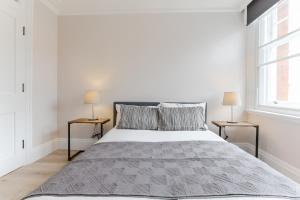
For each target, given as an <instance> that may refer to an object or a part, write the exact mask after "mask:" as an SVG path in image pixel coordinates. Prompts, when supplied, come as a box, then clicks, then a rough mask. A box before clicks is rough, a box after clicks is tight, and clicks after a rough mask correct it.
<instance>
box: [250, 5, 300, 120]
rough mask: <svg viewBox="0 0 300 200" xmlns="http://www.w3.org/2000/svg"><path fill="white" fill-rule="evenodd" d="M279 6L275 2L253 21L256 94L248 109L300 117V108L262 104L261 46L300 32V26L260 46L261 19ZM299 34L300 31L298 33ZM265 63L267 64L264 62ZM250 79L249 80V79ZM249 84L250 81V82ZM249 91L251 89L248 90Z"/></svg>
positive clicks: (289, 57)
mask: <svg viewBox="0 0 300 200" xmlns="http://www.w3.org/2000/svg"><path fill="white" fill-rule="evenodd" d="M276 6H277V4H275V5H274V6H273V7H271V8H270V9H269V10H268V11H266V12H265V13H264V14H263V15H261V16H260V17H259V18H258V19H256V20H255V21H254V22H253V23H254V24H253V25H254V29H255V50H254V52H253V53H254V54H255V66H254V67H255V77H254V78H255V80H254V81H255V83H254V84H255V86H254V87H255V89H256V91H255V94H253V99H252V101H253V103H254V105H253V104H252V105H251V102H250V104H249V102H248V109H247V110H248V111H250V112H251V111H252V112H256V113H260V114H261V113H265V114H271V115H277V116H283V117H292V118H297V119H300V108H299V109H298V108H291V107H283V106H280V105H278V106H276V105H274V106H271V105H263V104H260V92H259V87H260V84H259V75H260V74H259V69H260V63H259V50H260V48H261V47H263V46H266V45H267V44H271V43H275V42H277V41H279V40H281V39H282V38H286V37H288V36H290V35H292V34H295V33H296V34H297V32H300V28H298V29H296V30H294V31H292V32H290V33H288V34H287V35H284V36H281V37H279V38H276V39H274V40H272V41H270V42H267V43H266V44H263V45H261V46H260V41H259V40H260V37H259V21H260V19H261V18H263V17H264V16H265V15H267V14H269V12H270V11H272V10H273V9H274V8H275V7H276ZM298 34H299V33H298ZM296 56H300V55H299V54H297V55H292V56H288V57H287V58H284V59H278V60H276V61H277V62H278V61H281V60H287V59H291V58H293V57H296ZM268 63H275V61H271V62H268ZM264 65H265V64H264ZM248 81H249V80H248ZM248 84H249V83H248ZM248 92H249V91H248ZM250 99H251V98H250Z"/></svg>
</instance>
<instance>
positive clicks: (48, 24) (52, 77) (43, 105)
mask: <svg viewBox="0 0 300 200" xmlns="http://www.w3.org/2000/svg"><path fill="white" fill-rule="evenodd" d="M33 12H34V13H33V17H34V18H33V35H32V38H33V65H32V75H31V76H32V140H33V142H32V145H33V147H36V146H38V145H42V144H44V143H46V142H48V141H51V140H52V139H53V138H55V137H57V26H58V25H57V23H58V21H57V19H58V18H57V16H56V15H55V14H54V13H53V12H52V11H51V10H49V8H47V7H46V6H45V5H44V4H42V3H41V2H40V1H39V0H34V9H33Z"/></svg>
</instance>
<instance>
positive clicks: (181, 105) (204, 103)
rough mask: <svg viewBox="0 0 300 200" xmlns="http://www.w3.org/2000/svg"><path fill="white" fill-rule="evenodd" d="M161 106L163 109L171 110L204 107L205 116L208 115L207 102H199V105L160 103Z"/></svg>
mask: <svg viewBox="0 0 300 200" xmlns="http://www.w3.org/2000/svg"><path fill="white" fill-rule="evenodd" d="M159 106H163V107H170V108H174V107H175V108H177V107H198V106H199V107H202V108H203V116H205V114H206V102H199V103H168V102H163V103H160V104H159Z"/></svg>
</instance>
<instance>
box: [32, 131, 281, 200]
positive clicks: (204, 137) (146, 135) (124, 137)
mask: <svg viewBox="0 0 300 200" xmlns="http://www.w3.org/2000/svg"><path fill="white" fill-rule="evenodd" d="M199 140H200V141H220V142H226V141H225V140H224V139H222V138H221V137H219V136H217V135H216V134H215V133H213V132H211V131H209V130H206V131H151V130H128V129H116V128H113V129H112V130H110V131H109V132H108V133H107V134H105V135H104V136H103V137H102V138H101V139H100V140H99V141H98V142H97V143H103V142H175V141H199ZM205 199H209V198H205ZM212 199H215V200H251V199H256V200H258V199H261V200H279V199H280V198H262V197H229V198H212ZM30 200H149V198H132V197H83V196H80V197H76V196H74V197H52V196H41V197H33V198H30ZM185 200H197V199H185Z"/></svg>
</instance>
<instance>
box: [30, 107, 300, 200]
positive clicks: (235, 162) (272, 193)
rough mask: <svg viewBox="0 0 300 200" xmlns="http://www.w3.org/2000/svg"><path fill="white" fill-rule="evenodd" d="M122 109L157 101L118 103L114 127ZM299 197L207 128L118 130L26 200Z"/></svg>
mask: <svg viewBox="0 0 300 200" xmlns="http://www.w3.org/2000/svg"><path fill="white" fill-rule="evenodd" d="M117 104H130V105H143V106H155V105H157V104H158V102H147V103H145V102H115V103H114V118H113V123H114V125H115V123H116V115H117V112H116V105H117ZM206 113H207V112H205V120H207V119H206ZM116 185H118V186H116ZM166 191H167V192H166ZM299 197H300V189H299V185H298V184H296V183H295V182H293V181H292V180H290V179H289V178H287V177H285V176H283V175H281V174H280V173H278V172H277V171H275V170H274V169H272V168H271V167H269V166H268V165H266V164H265V163H263V162H262V161H259V160H258V159H256V158H255V157H253V156H252V155H249V154H248V153H246V152H244V151H243V150H241V149H239V148H238V147H236V146H235V145H232V144H229V143H228V142H226V141H225V140H223V139H222V138H221V137H219V136H217V135H216V134H214V133H213V132H211V131H209V130H205V131H157V130H155V131H154V130H128V129H116V128H113V129H112V130H110V131H109V132H108V133H107V134H106V135H104V137H103V138H101V139H100V140H99V141H98V142H97V143H96V144H95V145H93V146H92V147H91V148H89V149H88V150H87V151H86V152H85V153H83V154H81V155H80V156H79V157H78V158H76V159H75V160H74V161H73V162H71V163H70V164H69V165H67V166H66V167H65V168H64V169H63V170H62V171H61V172H59V173H58V174H57V175H56V176H54V177H51V178H50V179H49V180H48V181H47V182H46V183H45V184H43V185H42V186H41V187H39V188H38V189H37V190H35V191H33V192H32V193H31V194H30V195H29V196H28V198H27V199H30V200H79V199H84V200H85V199H87V200H90V199H91V200H126V199H133V200H135V199H140V200H144V199H145V200H146V199H147V200H149V199H212V198H213V199H217V200H224V199H230V200H231V199H232V200H248V199H269V200H270V199H271V200H275V199H287V198H288V199H299Z"/></svg>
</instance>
